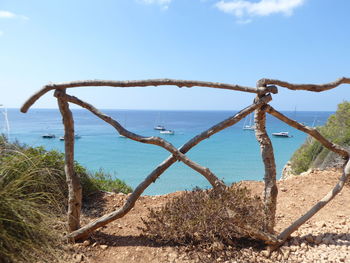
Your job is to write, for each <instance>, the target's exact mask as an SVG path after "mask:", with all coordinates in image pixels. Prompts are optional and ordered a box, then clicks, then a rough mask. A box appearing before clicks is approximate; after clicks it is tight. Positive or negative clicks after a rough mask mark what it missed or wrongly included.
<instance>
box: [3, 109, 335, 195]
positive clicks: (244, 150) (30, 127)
mask: <svg viewBox="0 0 350 263" xmlns="http://www.w3.org/2000/svg"><path fill="white" fill-rule="evenodd" d="M72 111H73V116H74V122H75V132H76V134H79V135H80V136H81V137H80V139H77V140H76V142H75V159H76V161H78V162H79V163H80V164H82V165H84V166H85V167H87V168H88V169H89V170H91V171H98V170H103V171H104V172H107V173H110V174H111V176H112V177H113V178H119V179H121V180H123V181H125V182H126V183H127V184H128V185H130V186H131V187H133V188H135V187H136V186H137V185H138V184H139V183H141V182H142V181H143V180H144V179H145V178H146V177H147V176H148V175H149V174H150V173H151V172H152V171H153V169H154V168H155V167H156V166H157V165H158V164H160V163H161V162H162V161H163V160H164V159H166V158H167V157H168V156H169V153H168V152H167V151H166V150H164V149H162V148H160V147H158V146H155V145H147V144H143V143H139V142H135V141H132V140H130V139H127V138H123V137H120V136H119V134H118V132H117V131H116V130H115V129H114V128H113V127H111V126H110V125H109V124H107V123H105V122H104V121H102V120H100V119H98V118H97V117H96V116H94V115H93V114H91V113H90V112H88V111H87V110H84V109H73V110H72ZM103 112H104V113H106V114H107V115H109V116H111V117H113V118H114V119H116V120H117V121H119V122H120V123H121V124H122V125H123V126H124V127H125V128H126V129H128V130H130V131H132V132H134V133H137V134H139V135H143V136H160V137H163V138H164V139H166V140H168V141H169V142H171V143H172V144H173V145H174V146H176V147H181V146H182V145H183V144H184V143H186V142H187V141H188V140H190V139H191V138H193V137H194V136H196V135H197V134H199V133H201V132H202V131H204V130H206V129H208V128H210V127H211V126H213V125H215V124H217V123H218V122H220V121H222V120H224V119H226V118H228V117H230V116H232V115H234V114H235V113H236V111H159V110H103ZM283 113H284V114H285V115H286V116H288V117H290V118H292V119H295V120H297V121H299V122H302V123H304V124H306V125H309V126H320V125H323V124H324V123H325V122H326V120H327V118H328V117H329V116H330V115H331V114H332V113H333V112H321V111H289V112H283ZM7 115H8V120H9V126H10V129H9V138H10V140H11V141H15V140H18V141H19V142H21V143H24V144H27V145H30V146H43V147H45V148H46V149H48V150H51V149H55V150H58V151H60V152H63V151H64V142H63V141H60V140H59V137H60V136H62V135H63V132H64V129H63V124H62V117H61V115H60V113H59V111H58V110H57V109H30V110H29V112H28V113H26V114H23V113H21V112H20V111H19V109H8V112H7ZM249 119H250V117H247V118H246V119H244V120H241V121H240V122H239V123H237V124H235V125H234V126H232V127H229V128H227V129H225V130H223V131H221V132H219V133H217V134H215V135H213V136H212V137H210V138H209V139H207V140H205V141H202V142H201V143H200V144H199V145H197V146H196V147H194V148H193V149H191V150H190V151H189V152H188V153H187V156H188V157H189V158H191V160H193V161H195V162H197V163H198V164H200V165H202V166H205V167H208V168H210V169H211V171H212V172H214V173H215V174H216V175H217V176H218V177H219V178H221V179H223V180H224V182H225V183H226V184H232V183H234V182H238V181H241V180H263V177H264V167H263V163H262V159H261V155H260V148H259V144H258V143H257V141H256V138H255V134H254V131H249V130H243V129H242V128H243V126H244V125H248V124H249ZM156 125H164V126H165V127H166V128H167V129H171V130H174V131H175V134H174V135H166V134H160V133H159V131H157V130H154V127H155V126H156ZM266 126H267V131H268V134H269V135H270V138H271V140H272V143H273V148H274V153H275V159H276V165H277V177H278V178H280V176H281V172H282V168H283V166H284V165H285V164H286V162H287V161H288V160H289V159H290V158H291V156H292V154H293V153H294V151H295V150H296V149H297V148H298V147H299V146H300V145H302V143H303V142H304V141H305V139H306V134H304V133H303V132H300V131H298V130H296V129H294V128H292V127H290V126H288V125H287V124H285V123H283V122H281V121H279V120H278V119H276V118H274V117H273V116H270V115H268V114H267V123H266ZM273 132H289V134H290V135H291V136H292V137H289V138H280V137H273V136H271V134H272V133H273ZM48 133H52V134H55V136H56V138H53V139H44V138H42V135H44V134H48ZM194 187H201V188H208V187H210V185H209V183H208V182H207V181H206V180H205V178H204V177H203V176H202V175H201V174H199V173H197V172H195V171H193V170H192V169H191V168H189V167H188V166H186V165H184V164H183V163H181V162H176V163H175V164H173V165H172V166H171V167H170V168H169V169H168V170H166V171H165V172H164V173H163V174H162V175H161V176H160V178H159V179H158V180H156V181H155V182H154V183H152V184H151V185H150V186H149V187H148V188H147V189H146V191H145V192H144V194H145V195H160V194H166V193H171V192H175V191H179V190H191V189H193V188H194Z"/></svg>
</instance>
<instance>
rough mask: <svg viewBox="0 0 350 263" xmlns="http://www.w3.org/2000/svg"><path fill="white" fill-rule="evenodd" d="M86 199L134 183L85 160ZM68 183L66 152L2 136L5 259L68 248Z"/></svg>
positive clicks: (0, 244)
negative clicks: (87, 165)
mask: <svg viewBox="0 0 350 263" xmlns="http://www.w3.org/2000/svg"><path fill="white" fill-rule="evenodd" d="M75 171H76V173H78V174H79V177H80V179H81V183H82V187H83V193H84V199H85V201H87V200H88V199H89V197H90V196H91V195H92V194H94V193H96V192H98V191H100V190H104V191H115V192H123V193H129V192H130V191H131V188H130V187H129V186H127V185H126V184H125V183H123V182H122V181H120V180H113V179H112V178H111V176H110V175H107V174H105V173H103V171H99V172H97V173H89V172H88V171H87V170H86V169H85V168H84V167H83V166H81V165H80V164H79V163H77V162H76V163H75ZM67 191H68V189H67V184H66V179H65V174H64V156H63V154H62V153H59V152H57V151H47V150H45V149H44V148H42V147H29V146H26V145H21V144H20V143H18V142H16V143H10V142H8V141H7V139H6V138H5V137H4V136H2V137H0V259H1V260H0V261H1V262H18V261H23V262H32V261H33V262H34V261H35V262H37V261H38V259H40V260H41V261H43V262H53V261H57V260H58V258H59V254H60V253H62V249H63V246H62V242H60V240H61V235H62V233H64V232H67V230H66V229H65V227H66V226H65V224H64V223H63V222H64V221H65V218H64V217H65V214H66V206H67Z"/></svg>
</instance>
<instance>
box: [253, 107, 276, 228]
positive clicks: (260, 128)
mask: <svg viewBox="0 0 350 263" xmlns="http://www.w3.org/2000/svg"><path fill="white" fill-rule="evenodd" d="M263 108H264V107H262V108H259V109H257V110H255V136H256V139H257V141H258V142H259V144H260V151H261V156H262V159H263V162H264V166H265V175H264V183H265V188H264V210H265V217H266V218H265V226H264V230H265V231H266V232H269V233H274V227H275V215H276V205H277V194H278V190H277V186H276V164H275V157H274V153H273V147H272V143H271V140H270V138H269V136H268V135H267V132H266V127H265V124H266V112H265V110H264V109H263Z"/></svg>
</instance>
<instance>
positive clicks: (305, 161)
mask: <svg viewBox="0 0 350 263" xmlns="http://www.w3.org/2000/svg"><path fill="white" fill-rule="evenodd" d="M317 130H318V131H319V132H320V133H321V134H322V135H323V136H324V137H325V138H327V139H328V140H329V141H331V142H333V143H336V144H338V145H341V146H343V147H345V148H348V149H349V148H350V102H343V103H341V104H339V105H338V109H337V111H336V113H335V114H333V115H331V116H330V117H329V118H328V120H327V123H326V124H325V125H324V126H321V127H317ZM343 163H344V162H343V160H342V159H341V157H339V156H338V155H337V154H335V153H333V152H330V151H329V150H328V149H327V148H325V147H324V146H322V145H321V144H320V143H319V142H318V141H317V140H315V139H313V138H312V137H310V136H308V137H307V139H306V141H305V143H304V144H303V145H302V146H301V147H300V148H299V149H298V150H297V151H296V152H295V153H294V154H293V156H292V158H291V160H290V165H291V172H292V173H293V174H300V173H302V172H305V171H307V170H309V169H310V168H319V169H325V168H329V167H341V166H342V165H343Z"/></svg>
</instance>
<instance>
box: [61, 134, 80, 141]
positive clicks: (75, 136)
mask: <svg viewBox="0 0 350 263" xmlns="http://www.w3.org/2000/svg"><path fill="white" fill-rule="evenodd" d="M80 138H81V136H80V135H79V134H76V135H74V139H80ZM59 139H60V141H64V136H61V137H60V138H59Z"/></svg>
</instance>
